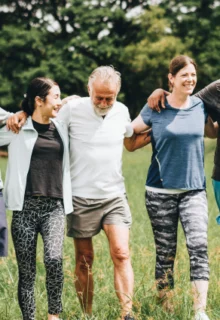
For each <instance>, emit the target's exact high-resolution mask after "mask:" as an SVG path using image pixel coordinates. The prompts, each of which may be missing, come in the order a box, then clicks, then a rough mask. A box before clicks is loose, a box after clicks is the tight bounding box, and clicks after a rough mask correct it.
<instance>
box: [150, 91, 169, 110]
mask: <svg viewBox="0 0 220 320" xmlns="http://www.w3.org/2000/svg"><path fill="white" fill-rule="evenodd" d="M169 94H170V93H169V92H168V91H165V90H163V89H156V90H154V91H153V92H152V93H151V95H150V96H149V97H148V99H147V104H148V106H149V107H150V108H151V109H153V110H155V111H157V112H160V109H161V107H162V108H164V109H165V96H168V95H169Z"/></svg>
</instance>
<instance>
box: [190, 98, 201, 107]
mask: <svg viewBox="0 0 220 320" xmlns="http://www.w3.org/2000/svg"><path fill="white" fill-rule="evenodd" d="M190 101H191V105H192V106H193V107H195V106H198V105H201V106H204V103H203V101H202V99H200V98H199V97H198V96H190Z"/></svg>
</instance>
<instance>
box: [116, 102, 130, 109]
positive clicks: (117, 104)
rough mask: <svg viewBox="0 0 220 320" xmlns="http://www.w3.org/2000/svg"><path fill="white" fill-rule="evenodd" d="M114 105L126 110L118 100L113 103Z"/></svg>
mask: <svg viewBox="0 0 220 320" xmlns="http://www.w3.org/2000/svg"><path fill="white" fill-rule="evenodd" d="M115 105H116V106H118V107H120V108H121V109H122V110H128V107H127V106H126V105H125V104H124V103H122V102H120V101H118V100H116V101H115Z"/></svg>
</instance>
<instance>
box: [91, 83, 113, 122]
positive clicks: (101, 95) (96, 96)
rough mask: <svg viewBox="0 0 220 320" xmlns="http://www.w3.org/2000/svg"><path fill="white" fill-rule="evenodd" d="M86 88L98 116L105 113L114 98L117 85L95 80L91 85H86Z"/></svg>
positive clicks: (110, 106) (111, 105)
mask: <svg viewBox="0 0 220 320" xmlns="http://www.w3.org/2000/svg"><path fill="white" fill-rule="evenodd" d="M88 90H89V95H90V98H91V100H92V104H93V107H94V110H95V113H96V114H97V115H98V116H105V115H107V113H108V112H109V111H110V110H111V108H112V107H113V104H114V102H115V100H116V97H117V93H118V88H117V85H116V84H115V83H103V82H101V81H99V80H96V81H94V82H93V84H92V85H91V87H88Z"/></svg>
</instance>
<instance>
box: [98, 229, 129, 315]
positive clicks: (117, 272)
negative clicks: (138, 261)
mask: <svg viewBox="0 0 220 320" xmlns="http://www.w3.org/2000/svg"><path fill="white" fill-rule="evenodd" d="M104 231H105V233H106V235H107V238H108V241H109V247H110V253H111V257H112V261H113V263H114V284H115V290H116V294H117V296H118V299H119V301H120V304H121V308H122V312H121V316H122V319H123V318H124V317H125V315H126V314H127V313H129V312H131V310H132V297H133V288H134V275H133V270H132V266H131V260H130V254H129V229H128V228H126V227H123V226H119V225H107V224H105V225H104Z"/></svg>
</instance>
